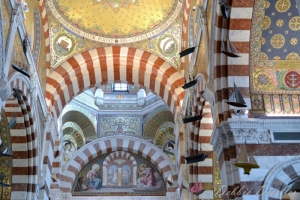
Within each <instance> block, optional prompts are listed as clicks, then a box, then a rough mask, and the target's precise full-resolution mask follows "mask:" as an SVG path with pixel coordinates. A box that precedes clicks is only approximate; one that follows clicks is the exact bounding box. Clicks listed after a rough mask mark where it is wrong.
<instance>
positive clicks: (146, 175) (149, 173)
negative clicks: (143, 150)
mask: <svg viewBox="0 0 300 200" xmlns="http://www.w3.org/2000/svg"><path fill="white" fill-rule="evenodd" d="M139 174H140V175H142V176H141V177H140V178H138V180H137V184H138V185H139V186H145V187H147V188H150V187H151V186H156V178H155V175H154V171H153V169H152V168H151V167H150V166H147V165H145V164H141V165H140V168H139Z"/></svg>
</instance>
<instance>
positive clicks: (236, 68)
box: [210, 0, 254, 123]
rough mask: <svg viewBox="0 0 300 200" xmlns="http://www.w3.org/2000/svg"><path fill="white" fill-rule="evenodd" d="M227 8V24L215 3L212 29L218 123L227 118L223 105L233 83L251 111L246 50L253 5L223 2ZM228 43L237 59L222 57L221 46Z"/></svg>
mask: <svg viewBox="0 0 300 200" xmlns="http://www.w3.org/2000/svg"><path fill="white" fill-rule="evenodd" d="M226 2H227V3H228V5H229V6H230V12H229V13H230V16H229V18H228V20H225V19H223V17H222V14H221V11H220V6H219V4H218V1H214V5H213V6H214V7H215V9H214V10H215V12H216V13H213V14H212V16H213V17H214V18H215V19H214V20H215V23H214V24H215V27H214V31H212V33H213V35H212V38H214V46H211V47H212V48H213V51H214V60H213V63H212V69H213V70H212V72H211V73H210V74H211V75H213V74H214V77H213V78H212V80H214V89H215V91H216V93H215V99H216V106H218V113H216V114H217V115H218V117H217V123H220V122H222V121H225V120H227V119H228V118H229V117H230V110H229V106H228V105H227V104H226V103H225V101H227V100H228V98H229V96H230V95H231V93H232V91H233V82H235V84H236V85H237V87H239V90H240V91H241V93H242V95H243V97H244V99H245V101H246V103H247V106H248V109H249V110H251V102H250V90H249V75H250V73H249V46H250V28H251V19H252V12H253V5H254V1H240V0H232V1H226ZM228 38H229V40H230V41H231V44H233V45H234V46H235V47H236V49H237V50H238V51H239V52H240V56H241V57H239V58H229V57H227V56H225V55H224V54H222V53H221V42H222V41H223V40H227V39H228Z"/></svg>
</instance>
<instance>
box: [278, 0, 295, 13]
mask: <svg viewBox="0 0 300 200" xmlns="http://www.w3.org/2000/svg"><path fill="white" fill-rule="evenodd" d="M290 7H291V2H290V0H278V1H277V3H276V4H275V8H276V10H277V11H278V12H286V11H287V10H288V9H289V8H290Z"/></svg>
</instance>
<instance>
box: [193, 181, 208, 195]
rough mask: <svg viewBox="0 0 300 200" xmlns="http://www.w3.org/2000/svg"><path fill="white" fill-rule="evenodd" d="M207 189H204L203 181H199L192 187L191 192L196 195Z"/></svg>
mask: <svg viewBox="0 0 300 200" xmlns="http://www.w3.org/2000/svg"><path fill="white" fill-rule="evenodd" d="M204 191H205V190H203V187H202V182H201V181H200V182H197V183H195V184H194V185H193V187H191V193H193V194H195V195H199V194H202V193H203V192H204Z"/></svg>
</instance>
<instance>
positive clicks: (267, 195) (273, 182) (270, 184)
mask: <svg viewBox="0 0 300 200" xmlns="http://www.w3.org/2000/svg"><path fill="white" fill-rule="evenodd" d="M288 173H289V174H288ZM299 176H300V156H296V157H294V158H291V159H289V160H283V161H282V162H280V163H278V164H277V165H276V166H275V167H273V168H272V169H271V170H270V171H269V173H268V175H267V177H266V178H265V181H264V186H263V189H262V193H261V195H262V200H269V199H282V195H283V191H284V189H285V187H286V186H287V185H288V184H289V183H290V182H291V181H292V178H291V177H299Z"/></svg>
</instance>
